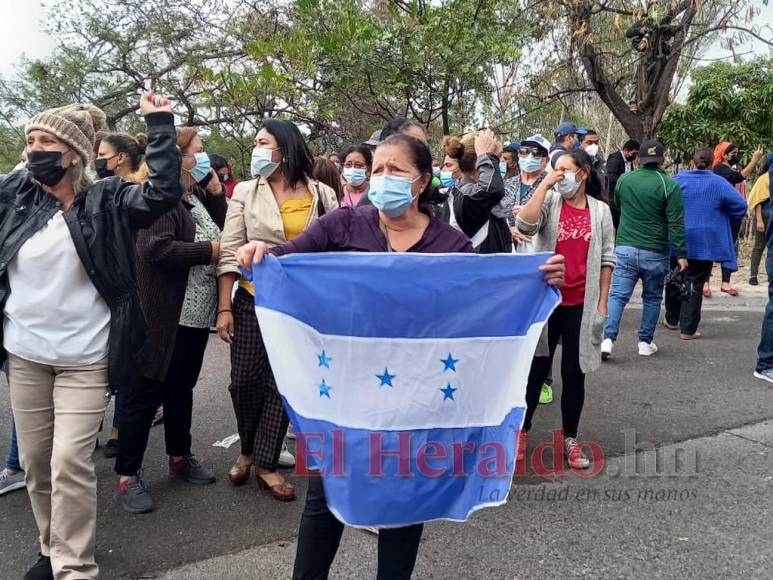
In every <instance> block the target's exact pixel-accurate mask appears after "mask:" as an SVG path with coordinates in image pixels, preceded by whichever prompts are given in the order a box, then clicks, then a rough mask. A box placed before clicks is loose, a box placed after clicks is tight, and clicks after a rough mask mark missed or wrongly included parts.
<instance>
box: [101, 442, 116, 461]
mask: <svg viewBox="0 0 773 580" xmlns="http://www.w3.org/2000/svg"><path fill="white" fill-rule="evenodd" d="M102 455H104V456H105V457H107V458H108V459H112V458H113V457H115V456H117V455H118V439H108V440H107V443H106V444H105V447H104V449H102Z"/></svg>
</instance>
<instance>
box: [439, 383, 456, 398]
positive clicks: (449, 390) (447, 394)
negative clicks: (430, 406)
mask: <svg viewBox="0 0 773 580" xmlns="http://www.w3.org/2000/svg"><path fill="white" fill-rule="evenodd" d="M458 390H459V389H455V388H453V387H452V386H451V383H448V385H446V388H445V389H440V392H441V393H443V400H444V401H445V400H447V399H451V400H452V401H454V400H455V399H454V393H455V392H456V391H458Z"/></svg>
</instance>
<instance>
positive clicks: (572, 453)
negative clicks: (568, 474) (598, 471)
mask: <svg viewBox="0 0 773 580" xmlns="http://www.w3.org/2000/svg"><path fill="white" fill-rule="evenodd" d="M564 454H565V455H566V460H567V461H568V462H569V467H571V468H573V469H586V468H588V467H590V460H589V459H588V458H587V457H585V454H584V453H583V452H582V449H581V448H580V445H579V443H577V439H575V438H574V437H564Z"/></svg>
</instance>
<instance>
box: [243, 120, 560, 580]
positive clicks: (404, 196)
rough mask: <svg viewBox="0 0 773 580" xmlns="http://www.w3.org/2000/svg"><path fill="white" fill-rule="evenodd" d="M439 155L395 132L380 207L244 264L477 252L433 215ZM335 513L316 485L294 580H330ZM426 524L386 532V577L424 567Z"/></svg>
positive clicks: (350, 214)
mask: <svg viewBox="0 0 773 580" xmlns="http://www.w3.org/2000/svg"><path fill="white" fill-rule="evenodd" d="M434 191H435V188H434V187H433V186H432V155H431V153H430V151H429V149H428V148H427V146H426V145H425V144H424V143H422V142H421V141H419V140H417V139H415V138H413V137H410V136H408V135H405V134H395V135H393V136H391V137H389V138H388V139H386V140H385V141H382V142H381V143H380V144H379V146H378V147H377V149H376V152H375V155H374V158H373V171H372V175H371V180H370V191H369V193H368V195H369V198H370V201H371V203H372V204H373V205H368V206H359V207H357V208H351V207H344V208H341V209H339V210H337V211H335V212H332V213H330V214H327V215H325V216H323V217H322V218H321V219H319V220H318V221H317V222H315V223H314V224H312V225H311V226H310V227H309V228H308V229H307V230H306V231H305V232H304V233H303V234H301V235H299V236H298V237H297V238H295V239H294V240H292V241H290V242H288V243H286V244H282V245H279V246H274V247H273V248H270V249H269V246H268V245H267V244H265V243H263V242H250V243H248V244H246V245H244V246H242V247H241V248H239V250H238V252H237V254H236V258H237V261H238V263H239V265H240V266H241V267H242V268H245V269H247V270H251V268H252V265H253V263H257V262H260V261H261V260H262V259H263V256H264V255H265V254H266V253H268V252H271V253H272V254H273V255H275V256H282V255H285V254H290V253H308V252H346V251H357V252H388V253H391V252H422V253H456V252H465V253H471V252H473V248H472V244H471V243H470V240H469V239H468V238H467V237H466V236H465V235H464V234H462V233H461V232H459V231H458V230H456V229H454V228H453V227H451V226H450V225H448V224H447V223H445V222H444V221H442V220H440V219H437V218H435V217H433V216H432V212H431V208H430V203H431V200H430V199H429V198H430V197H431V196H432V195H433V192H434ZM541 269H542V270H543V271H545V276H546V279H547V281H548V283H549V284H554V285H559V284H560V283H561V282H562V281H563V272H564V266H563V258H562V257H561V256H554V257H552V258H550V259H549V260H548V261H547V262H546V263H545V264H544V265H543V266H542V267H541ZM343 530H344V524H343V523H341V522H340V521H339V520H338V519H337V518H336V517H335V516H334V515H333V514H332V512H331V511H330V509H329V508H328V504H327V500H326V496H325V490H324V487H323V484H322V481H321V478H320V477H312V478H310V479H309V489H308V493H307V496H306V507H305V510H304V513H303V516H302V519H301V526H300V534H299V538H298V549H297V553H296V559H295V569H294V572H293V578H295V579H296V580H310V579H322V578H327V577H328V573H329V570H330V567H331V565H332V563H333V560H334V558H335V554H336V552H337V550H338V545H339V542H340V539H341V535H342V534H343ZM422 531H423V524H415V525H410V526H405V527H397V528H383V529H381V530H380V534H379V540H378V542H379V544H378V548H379V550H378V551H379V557H378V578H384V579H386V578H389V579H390V580H392V579H397V580H399V579H405V578H410V577H411V574H412V572H413V568H414V565H415V563H416V556H417V553H418V548H419V541H420V539H421V534H422Z"/></svg>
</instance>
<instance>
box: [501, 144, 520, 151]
mask: <svg viewBox="0 0 773 580" xmlns="http://www.w3.org/2000/svg"><path fill="white" fill-rule="evenodd" d="M520 148H521V144H520V143H518V141H513V142H512V143H508V144H507V145H505V146H504V147H503V148H502V151H509V152H510V153H518V150H519V149H520Z"/></svg>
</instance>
